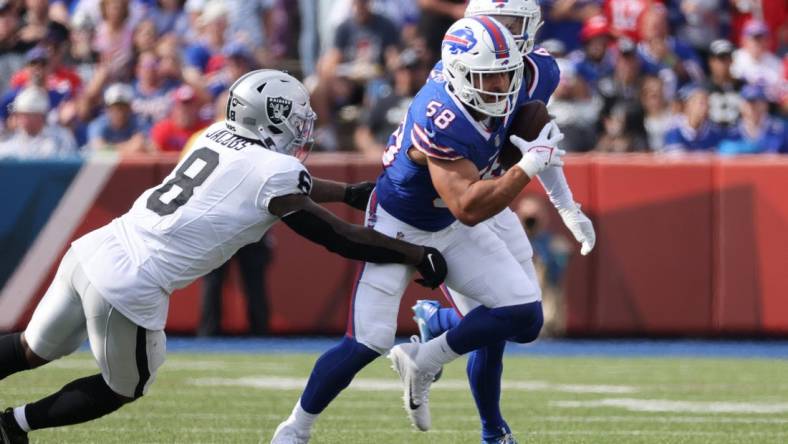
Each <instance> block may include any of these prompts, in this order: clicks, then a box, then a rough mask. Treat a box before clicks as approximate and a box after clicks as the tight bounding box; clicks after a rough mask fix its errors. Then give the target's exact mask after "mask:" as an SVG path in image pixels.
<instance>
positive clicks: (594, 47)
mask: <svg viewBox="0 0 788 444" xmlns="http://www.w3.org/2000/svg"><path fill="white" fill-rule="evenodd" d="M580 41H581V42H583V49H582V50H578V51H575V52H573V53H572V54H570V56H569V57H570V60H572V61H573V62H574V63H575V65H576V66H575V69H576V70H577V74H578V75H580V76H581V77H583V79H584V80H585V81H586V83H588V84H589V85H590V86H591V87H592V88H595V89H596V87H597V82H599V79H601V78H603V77H608V76H611V75H612V74H613V69H614V68H613V67H614V65H615V55H614V54H613V51H612V50H611V49H610V42H611V35H610V26H609V25H608V22H607V19H606V18H605V16H603V15H601V14H600V15H595V16H593V17H591V18H589V19H588V20H586V21H585V22H584V23H583V28H582V29H581V30H580ZM630 46H632V45H630Z"/></svg>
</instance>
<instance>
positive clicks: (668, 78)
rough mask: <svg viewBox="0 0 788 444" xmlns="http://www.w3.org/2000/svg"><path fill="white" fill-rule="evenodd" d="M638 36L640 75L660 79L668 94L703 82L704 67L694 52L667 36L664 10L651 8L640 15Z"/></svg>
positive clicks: (659, 7)
mask: <svg viewBox="0 0 788 444" xmlns="http://www.w3.org/2000/svg"><path fill="white" fill-rule="evenodd" d="M640 36H641V42H640V43H639V44H638V54H639V56H640V58H641V60H642V63H643V71H644V72H645V73H648V74H654V75H658V76H660V77H661V78H662V80H663V81H664V82H665V85H666V87H667V88H668V89H669V90H670V91H672V92H675V91H677V90H678V88H680V87H681V86H682V85H684V84H687V83H699V82H702V81H703V77H704V75H703V67H702V66H701V61H700V59H699V58H698V56H697V54H696V53H695V51H693V50H692V48H691V47H690V46H689V45H688V44H687V43H685V42H684V41H682V40H680V39H678V38H676V37H671V36H670V34H669V32H668V17H667V9H666V8H665V6H663V5H661V4H654V5H652V6H651V7H649V9H648V10H646V11H645V12H644V13H643V17H642V18H641V20H640Z"/></svg>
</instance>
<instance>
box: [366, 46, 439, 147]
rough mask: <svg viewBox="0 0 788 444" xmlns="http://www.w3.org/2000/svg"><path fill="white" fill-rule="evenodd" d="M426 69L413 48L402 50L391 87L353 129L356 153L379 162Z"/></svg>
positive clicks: (403, 116)
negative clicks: (354, 129)
mask: <svg viewBox="0 0 788 444" xmlns="http://www.w3.org/2000/svg"><path fill="white" fill-rule="evenodd" d="M427 71H428V68H426V67H425V66H424V64H423V63H421V60H420V58H419V54H418V53H417V52H416V50H414V49H413V48H407V49H405V50H404V51H402V52H401V53H400V55H399V59H398V60H397V66H396V69H395V70H394V86H393V88H389V89H388V94H386V95H384V96H383V97H381V98H379V99H378V100H377V101H376V102H375V104H374V105H373V106H372V108H371V109H370V110H368V111H366V112H364V113H363V115H364V117H363V118H362V119H361V122H359V125H358V127H356V132H355V135H354V141H355V145H356V150H357V151H359V152H361V153H364V154H365V155H367V156H368V157H369V158H370V159H375V160H379V159H380V156H381V155H382V154H383V150H384V148H385V147H386V145H387V143H388V141H389V138H390V137H392V133H393V132H394V130H396V129H397V127H398V126H399V124H400V123H401V122H402V120H403V119H404V118H405V114H406V113H407V112H408V105H410V102H411V100H413V96H414V95H415V94H416V92H417V91H418V90H419V88H420V87H421V84H422V83H423V82H424V79H425V78H426V77H427Z"/></svg>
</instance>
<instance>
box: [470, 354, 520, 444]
mask: <svg viewBox="0 0 788 444" xmlns="http://www.w3.org/2000/svg"><path fill="white" fill-rule="evenodd" d="M505 346H506V341H500V342H498V343H496V344H490V345H488V346H486V347H482V348H480V349H478V350H475V351H474V352H473V353H471V354H470V355H469V356H468V366H467V367H466V371H467V373H468V381H469V382H470V384H471V393H473V399H474V401H476V408H477V409H478V410H479V418H480V419H481V422H482V439H492V438H496V437H498V436H501V435H505V434H506V433H510V430H509V426H508V425H507V424H506V421H504V420H503V416H501V406H500V400H501V375H502V374H503V350H504V347H505Z"/></svg>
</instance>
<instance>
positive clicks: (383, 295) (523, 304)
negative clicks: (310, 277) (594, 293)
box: [272, 16, 564, 444]
mask: <svg viewBox="0 0 788 444" xmlns="http://www.w3.org/2000/svg"><path fill="white" fill-rule="evenodd" d="M441 59H442V64H443V69H442V70H441V71H433V73H432V74H431V76H430V78H429V79H428V80H427V83H426V84H425V86H424V87H423V88H422V89H421V90H420V91H419V93H418V94H417V95H416V97H415V98H414V100H413V102H412V103H411V106H410V108H409V110H408V113H407V115H406V117H405V119H404V121H403V122H402V123H401V125H400V126H399V128H398V129H397V130H396V131H395V132H394V134H392V136H391V138H390V139H389V145H388V148H387V149H386V152H385V153H384V156H383V164H384V169H383V172H382V173H381V175H380V177H379V178H378V181H377V187H376V189H375V191H374V192H373V194H372V195H371V197H370V200H369V203H368V206H367V214H366V224H367V226H370V227H372V228H374V229H375V230H377V231H379V232H381V233H385V234H389V235H391V236H394V237H396V238H399V239H406V240H411V241H412V242H424V243H425V244H427V245H430V246H432V247H434V248H437V249H438V250H440V251H441V252H442V253H443V255H444V257H445V258H446V261H447V264H448V266H449V273H448V274H447V277H446V282H447V283H449V284H450V286H451V288H453V289H456V290H457V292H458V293H457V295H456V297H455V303H456V304H457V306H458V307H459V308H460V310H461V311H462V313H463V314H464V315H465V316H464V317H463V318H462V320H461V321H460V322H459V323H458V325H457V326H456V327H454V328H452V329H451V330H450V331H448V332H447V333H443V334H441V335H440V336H438V337H436V338H434V339H433V340H431V341H429V342H427V343H424V344H422V343H419V342H413V343H410V344H404V345H400V346H397V347H394V348H393V349H391V347H392V345H393V344H394V335H395V333H396V327H397V325H396V320H397V312H398V311H399V303H400V298H401V296H402V293H403V292H404V291H405V288H406V286H407V284H408V280H409V276H410V275H411V274H412V273H413V270H412V269H411V268H409V267H404V266H403V267H401V266H380V265H378V264H372V263H365V264H364V266H363V268H362V270H361V273H360V277H359V279H358V281H357V283H356V288H355V290H354V292H353V297H352V301H351V307H350V315H349V319H348V330H347V334H346V336H345V338H344V339H343V340H342V342H341V343H340V344H338V345H337V346H335V347H334V348H332V349H331V350H329V351H327V352H326V353H324V354H323V355H322V356H321V357H320V358H319V359H318V360H317V362H316V363H315V367H314V369H313V371H312V374H311V376H310V378H309V381H308V382H307V385H306V387H305V389H304V392H303V393H302V395H301V397H300V399H299V400H298V402H297V403H296V405H295V407H294V409H293V412H292V413H291V415H290V417H289V418H287V420H285V421H284V422H283V423H281V424H280V425H279V427H277V429H276V431H275V432H274V437H273V439H272V443H277V444H280V443H304V442H307V441H308V440H309V437H310V432H311V427H312V425H313V423H314V421H315V420H316V419H317V417H318V415H319V414H320V413H321V412H322V411H323V410H324V409H325V408H326V407H327V406H328V404H329V403H330V402H331V401H332V400H333V399H334V398H335V397H336V396H337V395H338V394H339V392H340V391H341V390H343V389H344V388H345V387H347V386H348V385H349V384H350V382H351V380H352V379H353V377H354V376H355V374H356V373H357V372H358V371H359V370H361V369H362V368H363V367H364V366H366V365H367V364H368V363H370V362H371V361H373V360H374V359H375V358H377V357H378V356H380V355H381V354H382V353H385V352H386V351H387V350H389V349H391V353H390V355H389V356H390V358H391V359H392V361H393V362H394V367H395V369H396V370H397V371H398V373H399V374H400V376H401V378H402V380H403V382H404V383H405V408H406V410H407V412H408V414H409V416H410V418H411V421H412V422H413V424H414V425H415V426H416V427H417V428H418V429H420V430H428V429H429V428H430V426H431V419H430V412H429V387H430V384H431V383H432V381H433V379H434V378H435V375H436V374H437V373H438V371H440V369H441V368H442V365H443V364H445V363H447V362H450V361H451V360H453V359H456V358H457V357H458V356H460V355H462V354H465V353H468V352H472V351H474V350H477V349H484V348H485V347H489V346H496V345H497V344H500V343H502V341H505V340H507V339H509V340H513V341H517V342H530V341H532V340H534V339H535V338H536V336H537V335H538V333H539V330H540V329H541V326H542V307H541V302H540V298H541V294H540V291H539V288H538V284H537V282H536V276H535V273H533V266H531V268H530V269H529V270H526V269H524V267H523V265H522V264H521V260H520V259H519V258H518V257H516V256H515V255H514V254H513V252H512V251H511V250H510V248H509V246H508V245H507V244H506V242H505V241H504V240H503V239H501V237H500V236H499V235H497V234H496V233H495V232H494V231H493V230H491V228H490V225H489V224H486V223H482V222H484V221H485V220H487V219H489V218H491V217H493V216H495V215H496V214H498V213H500V212H501V211H503V210H504V209H505V208H507V206H508V205H509V204H510V203H511V201H512V200H513V199H514V198H515V197H516V196H517V195H518V194H519V193H520V191H521V190H522V189H523V187H525V185H527V184H528V183H529V182H530V181H531V180H532V179H533V178H534V177H535V176H536V175H537V174H539V173H541V172H543V171H545V170H547V169H551V168H556V167H560V166H562V165H563V162H562V160H561V157H562V156H563V154H564V152H563V151H561V150H559V149H558V148H556V144H557V143H558V142H559V141H560V140H561V138H562V135H561V134H560V131H559V130H558V128H557V126H556V125H555V123H554V122H550V123H549V124H548V125H546V126H545V127H544V129H543V130H542V131H541V133H540V134H539V136H538V137H537V138H536V140H534V141H532V142H527V141H525V140H523V139H521V138H519V137H517V136H511V139H510V140H511V141H512V142H513V144H514V145H515V146H516V147H517V148H518V149H519V150H520V151H521V153H522V158H521V159H520V160H519V161H518V162H517V163H516V164H515V165H513V166H512V167H511V168H509V169H508V171H506V172H500V173H499V174H498V175H497V176H495V175H493V172H494V170H496V169H497V168H498V167H499V166H498V162H497V159H498V156H499V153H500V148H501V146H502V145H503V141H504V138H505V137H506V135H507V133H508V129H509V126H510V124H511V116H512V113H513V111H514V110H515V109H516V108H517V106H518V102H519V100H520V91H521V85H522V76H523V66H524V59H523V56H522V54H521V53H520V50H519V49H518V46H517V44H516V43H515V40H514V37H513V36H512V34H511V32H509V31H508V30H507V29H506V28H505V27H504V26H503V25H501V24H500V23H499V22H497V21H496V20H495V19H493V18H490V17H487V16H476V17H471V18H464V19H461V20H459V21H458V22H456V23H455V24H454V25H452V27H451V28H449V30H448V31H447V33H446V35H445V37H444V40H443V43H442V48H441ZM520 230H521V231H522V228H520ZM523 236H524V235H523ZM526 242H527V240H526ZM496 401H497V400H496ZM502 431H503V430H502V429H501V428H499V429H498V430H497V432H499V434H500V432H502ZM507 433H508V431H507Z"/></svg>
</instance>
